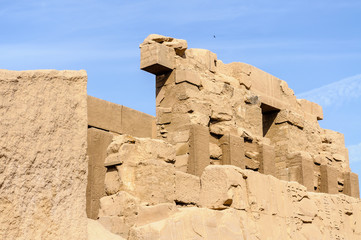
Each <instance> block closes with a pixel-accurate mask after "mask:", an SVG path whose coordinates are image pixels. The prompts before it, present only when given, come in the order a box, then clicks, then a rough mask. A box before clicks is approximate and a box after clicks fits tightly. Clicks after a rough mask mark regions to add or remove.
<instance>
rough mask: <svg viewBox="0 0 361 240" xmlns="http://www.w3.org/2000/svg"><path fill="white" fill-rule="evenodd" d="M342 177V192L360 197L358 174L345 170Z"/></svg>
mask: <svg viewBox="0 0 361 240" xmlns="http://www.w3.org/2000/svg"><path fill="white" fill-rule="evenodd" d="M343 177H344V189H343V193H344V194H346V195H349V196H351V197H355V198H360V188H359V181H358V175H357V174H356V173H353V172H346V173H344V174H343Z"/></svg>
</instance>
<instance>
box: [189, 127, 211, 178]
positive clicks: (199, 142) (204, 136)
mask: <svg viewBox="0 0 361 240" xmlns="http://www.w3.org/2000/svg"><path fill="white" fill-rule="evenodd" d="M189 146H190V150H189V159H188V168H187V172H188V173H190V174H194V175H196V176H201V174H202V172H203V170H204V168H205V167H207V166H208V165H209V164H210V158H209V132H208V129H207V127H203V126H200V125H192V126H191V130H190V141H189Z"/></svg>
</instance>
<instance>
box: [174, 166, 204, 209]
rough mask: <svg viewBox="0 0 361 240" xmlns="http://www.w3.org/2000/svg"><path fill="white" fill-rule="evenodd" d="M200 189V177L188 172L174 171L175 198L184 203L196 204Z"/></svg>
mask: <svg viewBox="0 0 361 240" xmlns="http://www.w3.org/2000/svg"><path fill="white" fill-rule="evenodd" d="M200 190H201V181H200V178H199V177H197V176H194V175H191V174H188V173H184V172H180V171H176V173H175V200H176V201H177V202H181V203H185V204H197V203H198V202H199V194H200Z"/></svg>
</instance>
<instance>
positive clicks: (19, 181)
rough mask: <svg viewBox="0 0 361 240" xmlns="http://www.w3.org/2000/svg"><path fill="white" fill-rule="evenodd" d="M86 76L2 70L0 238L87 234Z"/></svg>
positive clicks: (59, 238)
mask: <svg viewBox="0 0 361 240" xmlns="http://www.w3.org/2000/svg"><path fill="white" fill-rule="evenodd" d="M86 84H87V75H86V72H85V71H56V70H38V71H8V70H0V96H1V100H0V102H1V103H0V136H1V137H0V149H1V154H0V159H1V166H0V172H1V174H0V185H1V186H0V213H1V217H0V239H4V240H5V239H9V240H10V239H19V240H20V239H43V240H48V239H49V240H50V239H51V240H63V239H77V240H86V239H87V217H86V212H85V206H86V184H87V168H88V161H87V156H86V148H87V93H86Z"/></svg>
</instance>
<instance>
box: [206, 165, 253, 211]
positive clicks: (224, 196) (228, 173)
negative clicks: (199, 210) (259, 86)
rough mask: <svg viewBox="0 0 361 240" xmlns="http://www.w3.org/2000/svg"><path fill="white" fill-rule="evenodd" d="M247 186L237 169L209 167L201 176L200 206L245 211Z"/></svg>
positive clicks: (232, 167) (231, 167)
mask: <svg viewBox="0 0 361 240" xmlns="http://www.w3.org/2000/svg"><path fill="white" fill-rule="evenodd" d="M245 184H246V183H245V180H244V178H243V174H242V172H240V169H239V168H237V167H234V166H229V165H227V166H215V165H214V166H208V167H207V168H206V169H205V170H204V172H203V174H202V176H201V194H200V205H201V206H202V207H207V208H212V209H225V208H228V207H233V208H236V209H245V208H246V202H244V201H243V199H244V195H245V194H247V192H246V188H245V186H246V185H245Z"/></svg>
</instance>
